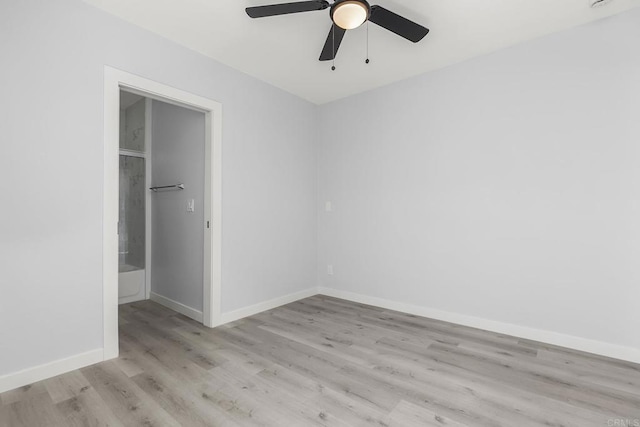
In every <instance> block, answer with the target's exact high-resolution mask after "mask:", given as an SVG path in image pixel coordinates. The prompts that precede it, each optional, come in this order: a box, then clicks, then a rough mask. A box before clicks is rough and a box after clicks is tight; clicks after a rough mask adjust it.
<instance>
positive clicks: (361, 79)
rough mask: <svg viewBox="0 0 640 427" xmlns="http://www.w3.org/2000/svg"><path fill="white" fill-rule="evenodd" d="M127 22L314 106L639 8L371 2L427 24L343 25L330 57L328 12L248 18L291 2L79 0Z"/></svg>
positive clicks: (470, 0) (500, 1)
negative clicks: (326, 51) (407, 28)
mask: <svg viewBox="0 0 640 427" xmlns="http://www.w3.org/2000/svg"><path fill="white" fill-rule="evenodd" d="M84 1H86V2H87V3H90V4H92V5H94V6H97V7H99V8H101V9H103V10H105V11H107V12H109V13H112V14H114V15H116V16H118V17H120V18H122V19H124V20H126V21H129V22H132V23H134V24H136V25H138V26H140V27H142V28H145V29H147V30H150V31H152V32H154V33H157V34H160V35H162V36H163V37H166V38H168V39H171V40H173V41H175V42H177V43H180V44H182V45H184V46H186V47H188V48H190V49H193V50H195V51H198V52H200V53H203V54H205V55H207V56H209V57H211V58H214V59H216V60H218V61H220V62H222V63H224V64H227V65H229V66H231V67H233V68H236V69H238V70H240V71H243V72H245V73H247V74H249V75H252V76H254V77H256V78H258V79H260V80H263V81H265V82H268V83H270V84H272V85H274V86H277V87H279V88H282V89H284V90H286V91H288V92H291V93H293V94H296V95H298V96H300V97H302V98H305V99H307V100H309V101H311V102H314V103H316V104H322V103H326V102H329V101H332V100H335V99H339V98H343V97H346V96H348V95H352V94H355V93H359V92H363V91H365V90H369V89H373V88H375V87H379V86H383V85H386V84H389V83H392V82H394V81H398V80H401V79H404V78H407V77H410V76H414V75H417V74H420V73H423V72H426V71H429V70H434V69H437V68H442V67H444V66H447V65H450V64H453V63H456V62H460V61H462V60H465V59H468V58H472V57H474V56H478V55H481V54H484V53H488V52H492V51H496V50H498V49H501V48H504V47H507V46H510V45H514V44H516V43H520V42H522V41H525V40H530V39H533V38H536V37H540V36H543V35H545V34H549V33H553V32H556V31H560V30H563V29H567V28H571V27H574V26H577V25H580V24H583V23H587V22H590V21H594V20H596V19H599V18H602V17H605V16H609V15H613V14H616V13H619V12H622V11H624V10H628V9H631V8H634V7H638V6H640V0H613V1H612V2H611V3H609V4H607V5H606V6H602V7H599V8H594V9H592V8H590V7H589V3H590V0H373V1H372V4H380V5H381V6H383V7H385V8H387V9H389V10H391V11H393V12H396V13H398V14H401V15H404V16H405V17H407V18H409V19H411V20H413V21H416V22H417V23H419V24H422V25H424V26H426V27H427V28H429V29H430V30H431V32H430V33H429V34H428V35H427V36H426V37H425V38H424V39H423V40H422V41H421V42H419V43H417V44H413V43H411V42H409V41H407V40H404V39H402V38H400V37H398V36H397V35H395V34H393V33H391V32H389V31H386V30H384V29H382V28H380V27H378V26H376V25H374V24H370V26H369V57H370V59H371V63H370V64H368V65H366V64H365V62H364V60H365V46H366V44H365V42H366V28H365V26H362V27H360V28H357V29H355V30H351V31H348V32H347V34H346V35H345V37H344V40H343V42H342V45H341V46H340V50H339V52H338V55H337V58H336V68H337V69H336V71H331V70H330V67H331V63H330V62H320V61H318V57H319V55H320V51H321V50H322V46H323V44H324V41H325V39H326V37H327V34H328V32H329V29H330V27H331V21H330V18H329V10H328V9H326V10H323V11H317V12H307V13H300V14H293V15H284V16H276V17H269V18H260V19H251V18H249V17H248V16H247V15H246V14H245V12H244V8H245V7H247V6H259V5H265V4H272V3H285V2H290V1H293V0H283V1H279V0H84Z"/></svg>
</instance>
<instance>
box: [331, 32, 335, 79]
mask: <svg viewBox="0 0 640 427" xmlns="http://www.w3.org/2000/svg"><path fill="white" fill-rule="evenodd" d="M331 39H332V42H331V44H332V45H333V46H332V47H331V49H332V51H333V55H331V56H333V58H331V61H332V62H331V71H335V70H336V25H335V24H333V25H331Z"/></svg>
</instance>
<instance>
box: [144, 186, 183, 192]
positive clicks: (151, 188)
mask: <svg viewBox="0 0 640 427" xmlns="http://www.w3.org/2000/svg"><path fill="white" fill-rule="evenodd" d="M169 189H171V190H184V184H174V185H162V186H160V187H150V188H149V190H151V191H158V190H169Z"/></svg>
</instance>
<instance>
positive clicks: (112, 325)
mask: <svg viewBox="0 0 640 427" xmlns="http://www.w3.org/2000/svg"><path fill="white" fill-rule="evenodd" d="M104 96H105V98H104V99H105V110H104V115H105V118H104V123H105V128H104V147H105V169H104V221H103V238H104V239H103V251H104V252H103V294H104V298H103V301H104V359H105V360H107V359H111V358H114V357H117V356H118V302H119V301H120V302H127V301H135V300H137V299H147V298H151V299H156V301H158V302H160V303H162V304H163V305H166V306H168V307H169V308H173V309H174V310H176V311H178V312H181V310H183V309H184V307H180V306H171V304H172V302H173V303H175V302H176V301H175V300H173V299H172V298H170V297H166V296H165V295H161V294H156V296H154V292H153V291H152V286H151V284H150V283H151V278H152V277H153V274H154V271H153V270H154V269H153V262H152V258H151V256H152V254H151V252H152V251H151V248H152V243H151V241H152V240H153V236H152V234H153V232H152V231H151V230H152V227H156V226H162V227H163V229H164V230H167V229H168V228H167V227H171V224H166V223H165V224H153V221H152V220H150V216H151V210H152V209H153V202H152V201H151V200H155V199H151V198H153V197H154V196H157V195H158V194H159V193H162V194H161V197H164V199H162V200H164V201H165V202H167V201H168V200H172V199H171V198H172V197H173V199H174V200H173V202H175V201H176V200H177V199H175V197H174V196H175V194H176V193H177V192H182V191H184V190H185V188H187V186H186V185H185V184H184V183H179V182H175V183H174V182H170V183H160V182H152V181H153V175H152V169H153V163H154V162H152V161H151V159H152V153H153V149H152V148H151V147H153V140H152V138H151V140H150V141H149V139H148V138H149V137H151V132H150V130H151V127H152V126H153V125H152V122H153V119H152V116H153V106H154V102H156V103H157V105H159V106H160V105H164V106H166V107H167V108H169V109H171V108H175V107H179V108H180V109H186V110H189V112H191V113H193V112H197V113H198V115H201V116H203V119H204V120H203V121H204V129H203V130H202V132H203V133H204V162H203V163H204V164H203V165H202V169H203V175H204V182H201V183H200V184H201V187H202V198H201V199H200V200H201V202H200V203H201V205H202V206H201V216H200V217H199V218H198V222H199V223H200V225H199V227H200V228H201V231H200V233H201V234H200V237H201V240H200V244H199V246H200V248H201V249H199V250H196V251H195V252H193V251H192V253H191V255H192V256H193V254H194V253H196V254H197V255H196V257H200V259H201V260H202V262H201V264H199V265H200V266H201V267H200V268H201V270H202V271H201V274H200V276H199V277H200V278H201V279H200V280H201V281H202V291H201V292H202V295H201V307H202V310H201V311H200V317H201V319H198V320H201V321H202V322H203V323H204V325H205V326H209V327H214V326H216V325H218V324H220V288H221V274H220V268H221V249H222V244H221V224H222V221H221V212H222V206H221V205H222V197H221V190H222V185H221V177H222V174H221V164H222V161H221V138H222V129H221V125H222V117H221V112H222V108H221V105H220V104H219V103H217V102H215V101H212V100H210V99H206V98H203V97H200V96H197V95H194V94H191V93H188V92H185V91H181V90H178V89H175V88H173V87H170V86H166V85H163V84H160V83H157V82H154V81H152V80H148V79H144V78H142V77H139V76H136V75H133V74H130V73H126V72H124V71H120V70H116V69H114V68H111V67H108V66H107V67H105V93H104ZM136 97H137V98H136ZM125 98H129V102H133V103H132V104H131V106H133V105H135V104H137V103H143V104H141V105H144V111H145V113H148V114H147V116H146V117H148V118H151V120H145V126H148V129H145V132H144V134H145V141H144V143H142V142H141V140H140V135H141V134H142V132H138V133H137V137H138V141H137V143H138V145H137V146H133V147H131V146H129V147H126V146H125V147H123V146H122V144H121V130H122V129H121V127H120V123H121V120H126V111H125V118H124V119H123V117H122V108H121V107H122V105H123V104H122V101H126V99H125ZM125 104H126V102H125ZM138 110H140V111H142V107H140V106H138ZM130 115H132V116H135V112H133V111H132V112H131V114H130ZM134 119H135V117H134ZM137 120H138V122H137V125H140V124H141V123H142V122H141V121H140V119H139V118H138V119H137ZM135 126H136V125H132V126H131V127H130V129H134V128H135ZM147 135H148V136H147ZM143 177H144V179H143ZM143 182H144V185H142V183H143ZM188 187H197V186H191V185H190V186H188ZM152 188H153V189H152ZM123 190H124V193H126V194H124V197H123V198H121V197H120V196H121V194H123ZM165 192H173V194H170V195H167V194H166V193H165ZM143 194H144V196H143ZM184 194H185V195H186V192H185V193H184ZM127 198H128V199H129V200H128V202H127ZM182 198H184V197H182ZM143 199H144V201H143ZM195 199H196V197H195V196H193V197H191V196H188V197H187V198H186V199H185V200H184V201H183V202H184V203H182V202H180V207H181V209H184V212H186V213H187V215H188V214H191V213H193V214H195V211H196V209H197V207H196V206H197V204H194V203H195ZM180 200H182V199H180ZM127 203H129V205H128V207H127ZM134 208H137V209H138V210H137V211H136V209H134ZM127 209H128V211H127ZM123 210H124V211H126V212H128V215H129V218H128V219H127V218H124V221H122V220H121V221H119V217H120V216H121V213H122V212H123ZM195 217H196V215H192V216H191V217H190V220H193V218H195ZM119 222H120V224H119ZM125 228H127V230H125ZM142 230H144V231H142ZM123 231H124V232H125V233H123ZM154 232H156V233H157V231H154ZM123 234H125V235H126V237H127V238H124V237H125V236H123ZM169 240H170V239H168V240H167V241H169ZM143 242H144V244H143ZM166 246H167V245H165V247H166ZM125 270H126V271H125ZM129 273H135V274H134V275H132V276H131V277H128V278H127V279H130V280H129V281H128V282H127V281H125V282H123V283H122V285H121V283H120V276H121V275H122V274H129ZM123 285H124V288H125V289H124V290H125V291H126V292H124V293H123V298H124V299H122V298H120V296H121V290H123V289H120V288H121V287H122V286H123ZM124 294H127V295H126V296H124ZM191 297H192V298H193V295H191ZM161 298H164V299H162V300H160V299H161ZM198 299H200V298H198ZM185 307H187V306H186V305H185ZM187 308H188V307H187ZM195 311H196V312H197V311H198V310H195ZM185 314H189V313H185ZM190 314H192V315H191V316H190V317H194V318H195V317H197V315H195V314H194V313H190Z"/></svg>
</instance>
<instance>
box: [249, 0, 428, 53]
mask: <svg viewBox="0 0 640 427" xmlns="http://www.w3.org/2000/svg"><path fill="white" fill-rule="evenodd" d="M327 8H329V15H330V16H331V20H332V21H333V24H332V26H331V29H330V30H329V35H328V36H327V41H326V42H325V43H324V47H323V48H322V53H321V54H320V58H319V59H320V61H330V60H332V59H335V57H336V54H337V53H338V48H339V47H340V43H341V42H342V38H343V37H344V34H345V33H346V32H347V30H353V29H354V28H358V27H359V26H360V25H362V24H364V23H365V22H366V21H367V20H368V21H371V22H373V23H374V24H377V25H379V26H381V27H382V28H386V29H387V30H389V31H391V32H393V33H396V34H397V35H399V36H400V37H404V38H405V39H407V40H410V41H412V42H414V43H417V42H419V41H420V40H422V39H423V38H424V36H426V35H427V33H429V29H428V28H425V27H423V26H422V25H419V24H416V23H415V22H413V21H410V20H408V19H407V18H404V17H402V16H400V15H398V14H395V13H393V12H391V11H390V10H387V9H385V8H384V7H382V6H378V5H373V6H370V5H369V3H367V1H366V0H335V2H334V3H333V4H329V2H328V1H326V0H310V1H301V2H295V3H281V4H271V5H267V6H256V7H248V8H246V9H245V11H246V12H247V15H249V16H250V17H251V18H264V17H267V16H276V15H287V14H289V13H300V12H313V11H316V10H324V9H327ZM367 62H368V59H367Z"/></svg>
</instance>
